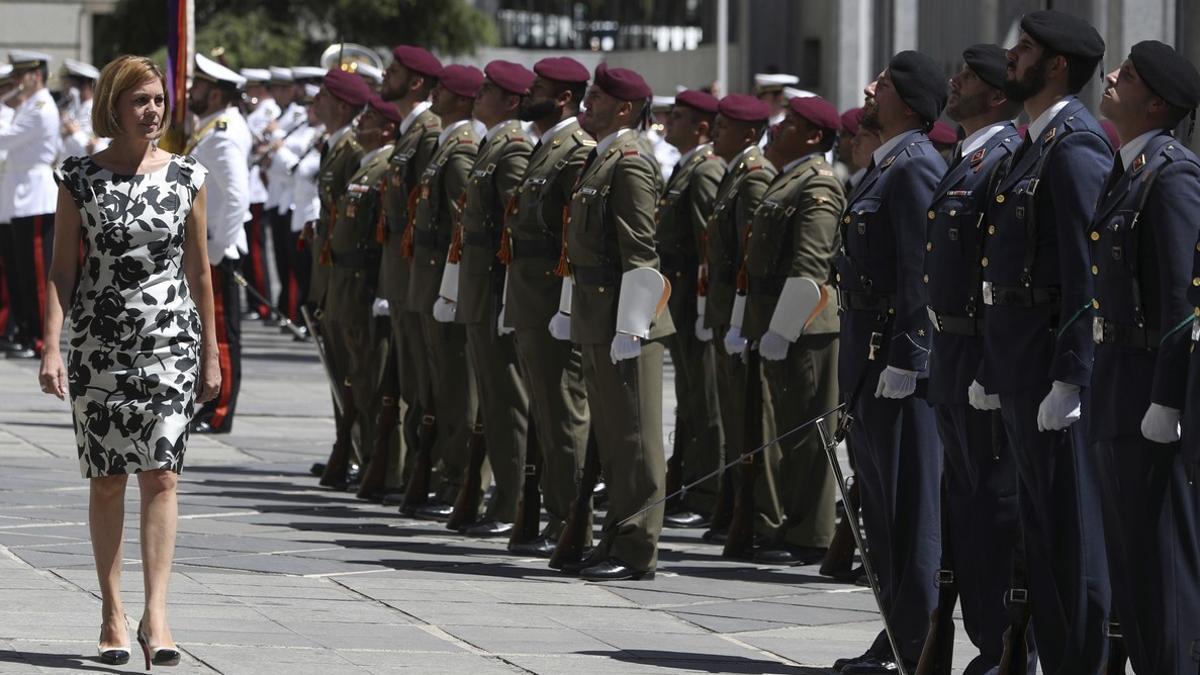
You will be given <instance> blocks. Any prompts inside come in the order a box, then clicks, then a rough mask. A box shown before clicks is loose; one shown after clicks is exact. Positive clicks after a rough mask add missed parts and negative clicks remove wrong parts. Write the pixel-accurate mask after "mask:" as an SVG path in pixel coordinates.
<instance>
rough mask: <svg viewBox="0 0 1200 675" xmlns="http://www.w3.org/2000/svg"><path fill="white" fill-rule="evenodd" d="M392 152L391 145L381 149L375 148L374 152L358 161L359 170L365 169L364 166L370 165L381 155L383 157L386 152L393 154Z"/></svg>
mask: <svg viewBox="0 0 1200 675" xmlns="http://www.w3.org/2000/svg"><path fill="white" fill-rule="evenodd" d="M391 151H392V144H391V143H388V144H387V145H385V146H383V147H380V148H375V149H374V150H372V151H370V152H368V153H367V154H365V155H363V157H362V159H360V160H358V168H360V169H361V168H363V167H364V166H366V165H367V164H369V163H370V162H371V160H373V159H375V158H376V157H378V156H379V155H381V154H383V153H385V152H391Z"/></svg>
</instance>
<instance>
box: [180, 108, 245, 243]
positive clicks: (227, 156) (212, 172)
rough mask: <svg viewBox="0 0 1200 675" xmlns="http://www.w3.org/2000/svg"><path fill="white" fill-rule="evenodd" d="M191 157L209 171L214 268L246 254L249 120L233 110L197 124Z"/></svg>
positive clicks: (214, 114) (210, 226)
mask: <svg viewBox="0 0 1200 675" xmlns="http://www.w3.org/2000/svg"><path fill="white" fill-rule="evenodd" d="M195 128H196V131H195V134H194V136H193V140H191V141H189V143H188V145H189V146H191V152H190V153H189V154H190V155H191V156H192V157H195V158H196V160H197V161H199V162H200V164H202V165H203V166H204V168H206V169H208V182H207V185H208V208H207V215H208V259H209V263H210V264H211V265H213V266H216V265H218V264H219V263H220V262H221V261H222V260H223V259H225V258H226V257H229V258H234V259H236V258H240V257H241V251H245V250H246V231H245V228H243V227H242V224H243V223H244V222H246V220H247V219H248V218H249V217H250V171H249V167H250V164H249V162H250V151H251V149H252V146H253V141H252V139H251V136H250V128H249V127H247V126H246V120H245V119H244V118H243V117H242V114H241V113H240V112H238V110H237V108H236V107H234V106H229V107H228V108H225V109H224V110H219V111H217V112H215V113H212V114H211V115H208V116H206V117H204V118H201V119H200V120H199V121H197V122H196V126H195Z"/></svg>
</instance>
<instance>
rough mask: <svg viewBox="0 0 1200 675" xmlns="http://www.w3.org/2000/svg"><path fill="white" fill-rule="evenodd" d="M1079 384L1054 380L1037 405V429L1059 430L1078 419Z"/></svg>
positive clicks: (1079, 413)
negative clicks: (1044, 396)
mask: <svg viewBox="0 0 1200 675" xmlns="http://www.w3.org/2000/svg"><path fill="white" fill-rule="evenodd" d="M1081 414H1082V413H1081V412H1080V403H1079V386H1078V385H1074V384H1067V383H1066V382H1059V381H1058V380H1055V381H1054V384H1053V385H1051V387H1050V393H1049V394H1046V398H1044V399H1042V404H1041V405H1040V406H1038V417H1037V423H1038V431H1061V430H1063V429H1066V428H1067V427H1069V426H1071V425H1072V424H1074V423H1075V422H1078V421H1079V416H1080V415H1081Z"/></svg>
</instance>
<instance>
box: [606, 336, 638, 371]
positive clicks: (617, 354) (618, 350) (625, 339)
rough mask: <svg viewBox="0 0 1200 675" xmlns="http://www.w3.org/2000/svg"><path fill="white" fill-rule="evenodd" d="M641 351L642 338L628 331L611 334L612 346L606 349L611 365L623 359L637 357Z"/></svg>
mask: <svg viewBox="0 0 1200 675" xmlns="http://www.w3.org/2000/svg"><path fill="white" fill-rule="evenodd" d="M641 353H642V339H641V338H639V337H638V336H636V335H630V334H628V333H617V334H616V335H614V336H613V341H612V348H611V349H609V350H608V355H609V357H611V358H612V362H613V365H616V364H617V363H618V362H620V361H624V360H625V359H633V358H637V357H638V356H639V355H640V354H641Z"/></svg>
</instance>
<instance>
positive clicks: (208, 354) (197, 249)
mask: <svg viewBox="0 0 1200 675" xmlns="http://www.w3.org/2000/svg"><path fill="white" fill-rule="evenodd" d="M207 201H208V188H207V187H204V186H202V187H201V188H200V191H199V192H197V193H196V197H195V199H193V200H192V210H191V212H190V213H189V214H188V218H187V224H186V229H185V230H184V237H183V273H184V275H186V276H187V282H188V287H189V288H191V292H192V300H193V301H194V302H195V303H196V310H197V311H198V312H199V313H200V333H201V335H200V386H199V390H198V391H197V392H196V394H197V398H196V402H197V403H205V402H207V401H211V400H212V399H214V398H216V397H217V393H218V392H219V391H220V390H221V369H220V364H219V361H218V358H219V356H220V355H219V354H218V351H217V349H218V348H217V326H216V323H215V319H214V317H215V313H214V311H213V292H212V272H211V271H210V270H209V264H208V220H207V217H206V211H205V204H206V203H207Z"/></svg>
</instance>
